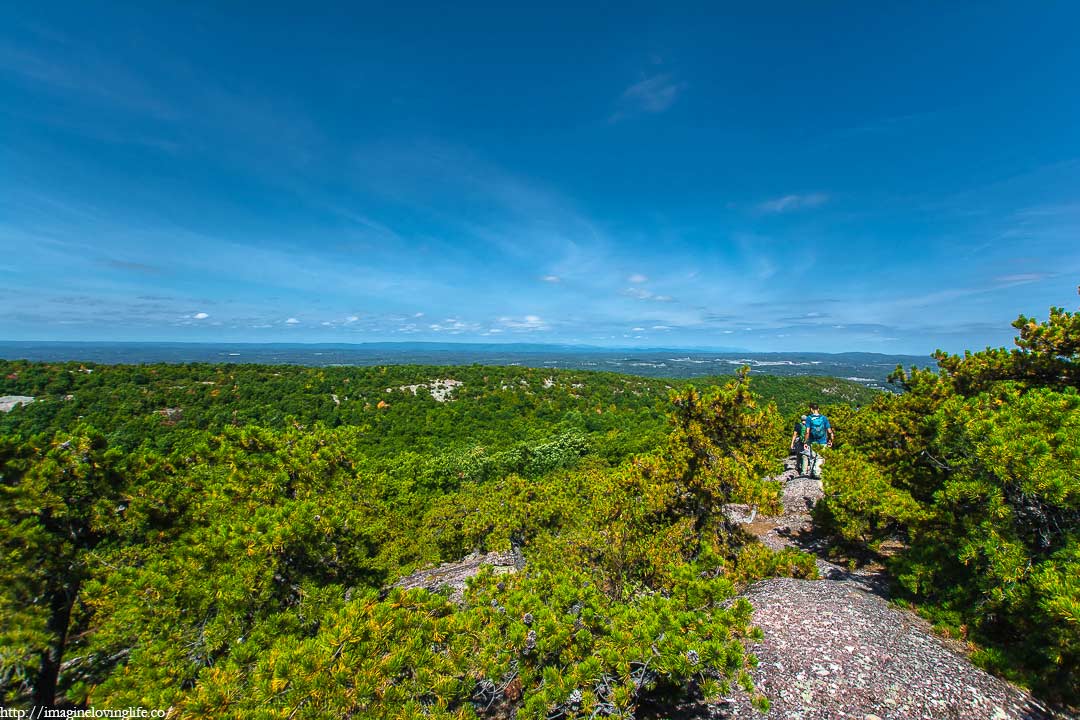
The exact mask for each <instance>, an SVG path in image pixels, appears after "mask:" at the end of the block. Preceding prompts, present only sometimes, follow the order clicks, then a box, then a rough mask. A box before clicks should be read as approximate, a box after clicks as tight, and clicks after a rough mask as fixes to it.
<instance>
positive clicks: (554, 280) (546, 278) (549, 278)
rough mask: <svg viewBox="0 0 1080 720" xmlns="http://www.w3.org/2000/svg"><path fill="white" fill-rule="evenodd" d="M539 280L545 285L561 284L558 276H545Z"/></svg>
mask: <svg viewBox="0 0 1080 720" xmlns="http://www.w3.org/2000/svg"><path fill="white" fill-rule="evenodd" d="M540 279H541V280H543V281H544V282H547V283H559V282H562V278H561V277H559V276H558V275H545V276H544V277H542V278H540Z"/></svg>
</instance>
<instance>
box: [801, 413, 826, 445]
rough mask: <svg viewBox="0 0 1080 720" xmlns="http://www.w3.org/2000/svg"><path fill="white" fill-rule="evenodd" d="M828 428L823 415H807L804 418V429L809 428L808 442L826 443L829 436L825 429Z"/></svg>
mask: <svg viewBox="0 0 1080 720" xmlns="http://www.w3.org/2000/svg"><path fill="white" fill-rule="evenodd" d="M828 426H829V421H828V420H827V419H826V418H825V416H824V415H808V416H807V417H806V427H808V428H810V442H812V443H825V442H827V441H828V437H829V436H828V433H827V432H826V431H825V429H826V428H827V427H828Z"/></svg>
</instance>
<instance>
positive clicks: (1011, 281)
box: [994, 272, 1057, 286]
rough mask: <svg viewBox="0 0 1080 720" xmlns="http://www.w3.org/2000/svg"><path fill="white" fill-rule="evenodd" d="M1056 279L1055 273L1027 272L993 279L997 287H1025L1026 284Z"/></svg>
mask: <svg viewBox="0 0 1080 720" xmlns="http://www.w3.org/2000/svg"><path fill="white" fill-rule="evenodd" d="M1053 277H1057V273H1047V272H1028V273H1015V274H1012V275H999V276H998V277H996V278H994V283H996V284H997V285H1004V286H1011V285H1027V284H1028V283H1033V282H1039V281H1041V280H1049V279H1050V278H1053Z"/></svg>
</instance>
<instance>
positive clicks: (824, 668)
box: [712, 578, 1055, 720]
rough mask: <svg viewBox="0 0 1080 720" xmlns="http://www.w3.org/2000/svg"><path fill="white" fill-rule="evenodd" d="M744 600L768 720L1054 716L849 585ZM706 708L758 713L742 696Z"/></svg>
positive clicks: (755, 590) (752, 594)
mask: <svg viewBox="0 0 1080 720" xmlns="http://www.w3.org/2000/svg"><path fill="white" fill-rule="evenodd" d="M744 596H745V597H746V598H747V599H748V600H749V601H750V602H751V603H752V604H753V606H754V608H755V609H754V623H755V624H756V625H758V626H759V627H760V628H761V629H762V631H763V632H764V639H763V640H762V641H761V642H759V643H756V644H754V645H752V646H751V647H750V651H751V652H753V653H754V654H755V655H756V656H757V657H758V659H759V660H760V664H759V666H758V667H757V668H756V669H755V670H754V671H753V673H752V675H753V678H754V682H755V684H756V685H757V688H758V690H759V691H760V692H762V693H763V694H764V695H765V696H766V697H768V698H769V700H770V701H771V703H772V705H771V708H770V710H769V712H768V714H767V715H765V716H764V717H765V718H768V719H769V720H833V719H834V718H857V719H858V720H866V719H867V718H873V717H877V718H879V719H880V720H910V719H921V718H927V719H932V720H981V719H985V720H1050V719H1051V718H1053V717H1055V716H1054V715H1053V714H1051V712H1050V711H1049V710H1048V709H1047V708H1045V707H1044V706H1043V705H1041V704H1040V703H1039V702H1038V701H1036V700H1034V699H1033V698H1032V697H1031V696H1030V695H1029V694H1028V693H1026V692H1025V691H1023V690H1021V689H1020V688H1017V687H1015V686H1013V685H1011V684H1010V683H1008V682H1006V681H1004V680H1001V679H999V678H996V677H994V676H992V675H990V674H989V673H987V672H985V671H983V670H980V669H979V668H977V667H975V666H974V665H972V664H971V662H970V661H968V659H967V658H966V657H964V656H963V655H962V654H960V653H958V652H957V651H955V650H953V649H950V648H949V647H947V646H946V645H945V644H944V642H943V641H942V640H940V639H939V638H937V637H936V636H934V635H933V634H932V632H931V631H930V630H929V628H928V627H927V626H926V624H925V623H924V622H923V621H921V620H920V619H919V618H917V617H916V616H914V615H911V614H909V613H906V612H904V611H902V610H899V609H897V608H894V607H892V606H890V605H889V604H888V603H887V602H886V601H885V600H883V599H882V598H880V597H878V596H876V595H873V594H870V593H866V592H863V591H862V590H859V589H857V588H855V587H853V586H852V584H851V583H848V582H836V581H831V580H796V579H792V578H777V579H770V580H764V581H762V582H759V583H756V584H754V585H752V586H751V587H750V588H748V589H747V591H746V592H745V593H744ZM713 711H714V713H713V714H712V716H713V717H728V718H762V717H763V716H762V715H761V713H759V712H757V711H756V710H754V709H753V708H752V707H751V706H750V703H749V698H746V697H741V696H735V697H733V698H731V699H730V701H729V702H728V703H726V704H725V705H723V706H721V707H718V708H713ZM717 711H719V712H717Z"/></svg>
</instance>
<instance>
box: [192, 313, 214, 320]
mask: <svg viewBox="0 0 1080 720" xmlns="http://www.w3.org/2000/svg"><path fill="white" fill-rule="evenodd" d="M191 317H193V318H195V319H196V320H205V319H206V318H208V317H210V315H209V314H208V313H204V312H198V313H195V314H194V315H192V316H191Z"/></svg>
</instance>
